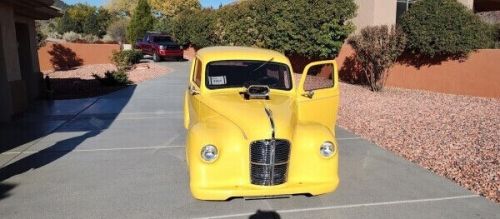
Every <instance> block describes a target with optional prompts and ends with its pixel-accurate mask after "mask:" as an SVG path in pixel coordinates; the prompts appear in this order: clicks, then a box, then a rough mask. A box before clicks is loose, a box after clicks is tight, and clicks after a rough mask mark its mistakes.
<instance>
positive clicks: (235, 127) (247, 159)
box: [184, 47, 339, 200]
mask: <svg viewBox="0 0 500 219" xmlns="http://www.w3.org/2000/svg"><path fill="white" fill-rule="evenodd" d="M295 79H297V80H295ZM338 105H339V83H338V73H337V64H336V63H335V61H333V60H328V61H319V62H313V63H311V64H309V65H307V66H306V67H305V69H304V72H303V73H302V74H294V73H293V71H292V67H291V64H290V61H289V59H288V58H287V57H286V56H284V55H283V54H281V53H279V52H276V51H272V50H266V49H258V48H247V47H209V48H204V49H201V50H199V51H198V52H197V54H196V56H195V58H194V59H193V62H192V67H191V72H190V77H189V86H188V89H187V91H186V93H185V102H184V126H185V128H186V129H187V139H186V160H187V164H188V170H189V177H190V188H191V192H192V194H193V196H194V197H195V198H197V199H201V200H227V199H230V198H235V197H244V198H261V197H263V198H264V197H274V196H282V195H295V194H304V195H319V194H323V193H327V192H331V191H334V190H335V189H336V188H337V186H338V184H339V177H338V156H339V155H338V147H337V141H336V139H335V122H336V116H337V111H338Z"/></svg>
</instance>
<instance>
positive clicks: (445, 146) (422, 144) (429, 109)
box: [338, 83, 500, 203]
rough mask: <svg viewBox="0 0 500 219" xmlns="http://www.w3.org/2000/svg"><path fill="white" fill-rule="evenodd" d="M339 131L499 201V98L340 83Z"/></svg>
mask: <svg viewBox="0 0 500 219" xmlns="http://www.w3.org/2000/svg"><path fill="white" fill-rule="evenodd" d="M340 105H341V106H340V110H339V117H338V124H339V126H341V127H343V128H346V129H348V130H351V131H353V132H354V133H356V134H358V135H360V136H362V137H364V138H367V139H370V140H371V141H373V142H374V143H376V144H378V145H380V146H381V147H383V148H386V149H387V150H390V151H393V152H395V153H397V154H399V155H401V156H403V157H404V158H406V159H408V160H410V161H412V162H414V163H417V164H419V165H420V166H422V167H424V168H426V169H429V170H431V171H433V172H435V173H437V174H439V175H442V176H445V177H447V178H449V179H452V180H454V181H455V182H457V183H458V184H460V185H462V186H464V187H466V188H468V189H470V190H472V191H474V192H476V193H477V194H480V195H483V196H485V197H487V198H488V199H490V200H493V201H495V202H497V203H499V202H500V99H493V98H480V97H469V96H458V95H448V94H440V93H432V92H426V91H417V90H407V89H398V88H386V89H385V90H384V91H383V92H380V93H374V92H371V91H370V90H368V89H367V88H365V87H361V86H355V85H350V84H345V83H342V84H341V104H340Z"/></svg>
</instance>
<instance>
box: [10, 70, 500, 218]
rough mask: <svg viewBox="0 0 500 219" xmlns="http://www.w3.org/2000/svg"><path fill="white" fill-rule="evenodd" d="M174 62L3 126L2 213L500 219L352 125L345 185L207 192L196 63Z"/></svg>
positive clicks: (345, 147)
mask: <svg viewBox="0 0 500 219" xmlns="http://www.w3.org/2000/svg"><path fill="white" fill-rule="evenodd" d="M164 64H165V65H167V66H169V67H171V68H174V69H175V71H174V72H173V73H170V74H168V75H167V76H164V77H162V78H159V79H156V80H152V81H147V82H145V83H142V84H140V85H138V86H135V87H130V88H128V89H125V90H121V91H118V92H116V93H112V94H110V95H106V96H103V97H99V98H91V99H85V100H68V101H56V102H51V103H48V102H45V103H40V104H39V105H38V106H36V107H34V108H33V109H32V110H31V111H30V112H28V113H26V115H25V116H24V117H23V118H22V119H21V120H19V121H16V122H14V123H12V124H4V125H1V126H0V150H1V152H2V153H1V154H0V166H2V168H1V170H0V218H248V217H249V216H250V215H252V214H254V213H256V211H257V210H259V209H260V210H262V211H268V212H267V213H265V212H264V213H261V214H260V215H259V216H266V215H275V214H279V215H280V216H281V217H282V218H305V217H308V218H500V206H499V205H497V204H495V203H493V202H490V201H488V200H486V199H485V198H483V197H480V196H477V195H475V194H473V193H471V192H470V191H468V190H466V189H464V188H461V187H459V186H458V185H456V184H455V183H453V182H451V181H450V180H447V179H445V178H443V177H441V176H437V175H435V174H433V173H431V172H429V171H427V170H425V169H423V168H420V167H418V166H416V165H414V164H412V163H410V162H408V161H406V160H404V159H402V158H400V157H398V156H396V155H394V154H392V153H391V152H388V151H385V150H383V149H381V148H380V147H378V146H376V145H374V144H372V143H369V142H368V141H366V140H364V139H361V138H359V137H358V136H356V135H353V134H351V133H349V132H347V131H345V130H343V129H340V128H338V129H337V136H338V140H339V143H340V153H341V154H340V155H341V159H340V175H341V184H340V187H339V188H338V190H337V191H336V192H334V193H331V194H327V195H322V196H317V197H303V196H294V197H291V198H288V199H268V200H243V199H235V200H232V201H227V202H206V201H198V200H195V199H193V198H192V197H191V195H190V192H189V186H188V175H187V171H186V165H185V161H184V139H185V131H184V129H183V127H182V101H183V91H184V90H185V88H186V82H187V72H188V65H189V63H188V62H184V63H175V62H166V63H164ZM276 212H277V213H276ZM260 218H265V217H260Z"/></svg>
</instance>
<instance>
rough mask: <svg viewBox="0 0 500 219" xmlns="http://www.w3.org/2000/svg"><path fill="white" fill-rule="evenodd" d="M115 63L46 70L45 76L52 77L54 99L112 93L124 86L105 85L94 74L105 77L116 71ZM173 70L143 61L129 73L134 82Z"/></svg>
mask: <svg viewBox="0 0 500 219" xmlns="http://www.w3.org/2000/svg"><path fill="white" fill-rule="evenodd" d="M115 70H116V66H115V65H113V64H92V65H84V66H79V67H76V68H74V69H71V70H65V71H51V72H44V77H45V76H46V75H48V76H49V77H50V85H51V88H52V90H53V94H51V96H52V97H51V98H52V99H73V98H85V97H94V96H99V95H103V94H106V93H110V92H113V91H116V90H119V89H122V88H123V87H124V86H104V85H102V84H101V83H100V82H99V81H98V80H96V79H95V78H94V77H93V76H92V75H93V74H97V75H99V76H101V77H104V73H105V72H106V71H115ZM170 71H171V70H170V69H169V68H167V67H165V66H162V65H159V64H156V63H153V62H143V63H139V64H136V65H134V66H133V67H132V68H131V69H130V70H129V71H128V72H127V75H128V77H129V80H130V81H131V82H132V83H133V84H137V83H140V82H143V81H145V80H150V79H153V78H156V77H159V76H161V75H164V74H167V73H168V72H170Z"/></svg>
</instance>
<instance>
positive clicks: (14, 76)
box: [0, 3, 28, 118]
mask: <svg viewBox="0 0 500 219" xmlns="http://www.w3.org/2000/svg"><path fill="white" fill-rule="evenodd" d="M0 26H1V27H2V28H1V31H0V35H1V37H0V38H1V41H0V44H2V45H1V46H0V48H1V52H0V54H2V59H3V63H4V66H3V69H0V70H2V71H3V72H2V73H1V74H2V75H1V76H0V77H2V78H6V79H7V83H8V85H7V86H2V88H1V89H0V92H2V94H1V96H3V97H2V99H3V100H1V101H3V104H2V105H3V106H2V107H1V108H5V109H2V111H5V112H8V115H7V117H9V118H10V117H11V116H12V114H15V113H20V112H22V111H23V110H24V109H26V107H27V105H28V101H27V93H26V84H25V82H24V81H23V78H22V76H21V68H20V66H19V56H18V47H17V46H18V45H17V38H16V26H15V19H14V10H13V9H12V7H9V6H6V5H3V4H1V3H0ZM3 80H4V79H2V81H3ZM0 83H1V82H0ZM5 89H9V91H10V92H6V91H4V90H5ZM2 117H5V116H2Z"/></svg>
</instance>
